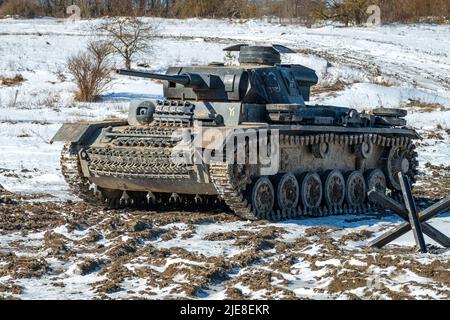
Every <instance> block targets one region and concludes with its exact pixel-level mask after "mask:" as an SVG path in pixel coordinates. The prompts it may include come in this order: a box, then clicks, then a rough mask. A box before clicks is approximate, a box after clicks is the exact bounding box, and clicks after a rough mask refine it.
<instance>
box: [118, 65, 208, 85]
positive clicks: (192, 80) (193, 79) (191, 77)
mask: <svg viewBox="0 0 450 320" xmlns="http://www.w3.org/2000/svg"><path fill="white" fill-rule="evenodd" d="M116 73H118V74H121V75H125V76H132V77H139V78H146V79H154V80H162V81H169V82H173V83H178V84H181V85H182V86H185V87H188V88H193V89H209V88H210V87H211V82H210V81H205V79H204V78H203V77H202V76H201V75H199V74H197V73H184V74H180V75H168V74H158V73H150V72H143V71H133V70H128V69H118V70H116Z"/></svg>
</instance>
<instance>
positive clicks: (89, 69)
mask: <svg viewBox="0 0 450 320" xmlns="http://www.w3.org/2000/svg"><path fill="white" fill-rule="evenodd" d="M110 55H111V47H110V46H109V45H108V44H106V43H104V42H91V43H90V44H89V45H88V49H87V51H86V52H81V53H79V54H76V55H74V56H72V57H70V58H69V59H68V60H67V66H68V69H69V72H70V73H71V74H72V75H73V76H74V78H75V83H76V84H77V88H78V89H77V91H76V92H75V99H76V100H77V101H86V102H94V101H96V100H98V98H99V96H100V94H101V93H103V92H104V91H105V90H106V89H107V88H108V85H109V84H110V83H111V81H112V77H111V68H112V65H111V61H110V59H109V57H110Z"/></svg>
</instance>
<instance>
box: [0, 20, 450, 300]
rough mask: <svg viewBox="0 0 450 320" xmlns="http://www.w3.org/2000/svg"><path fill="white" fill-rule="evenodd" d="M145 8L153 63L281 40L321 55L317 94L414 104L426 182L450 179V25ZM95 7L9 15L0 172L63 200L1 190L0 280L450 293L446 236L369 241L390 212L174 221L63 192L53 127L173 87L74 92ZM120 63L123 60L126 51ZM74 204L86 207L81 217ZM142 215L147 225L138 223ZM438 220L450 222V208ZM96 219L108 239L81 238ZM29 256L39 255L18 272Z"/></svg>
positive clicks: (80, 285) (4, 28) (132, 292)
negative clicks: (420, 250)
mask: <svg viewBox="0 0 450 320" xmlns="http://www.w3.org/2000/svg"><path fill="white" fill-rule="evenodd" d="M148 22H149V23H157V24H158V26H159V33H160V37H158V38H157V39H156V40H155V41H154V44H153V47H154V50H153V55H148V56H146V55H141V56H140V57H138V59H137V62H139V63H147V64H149V65H150V66H151V67H150V68H151V70H152V71H155V72H164V71H165V69H166V68H167V67H168V66H169V65H186V64H203V63H207V62H210V61H221V60H223V59H224V53H223V52H222V48H223V47H225V46H227V45H230V44H235V43H241V42H245V43H257V44H271V43H278V44H283V45H287V46H289V47H291V48H293V49H296V50H298V52H299V53H298V54H293V55H286V56H285V57H283V58H284V61H285V62H288V63H300V64H303V65H306V66H308V67H310V68H313V69H315V70H316V71H317V73H318V75H319V77H320V83H319V86H318V88H317V89H315V95H314V96H313V101H312V103H321V104H332V105H343V106H350V107H353V108H356V109H358V110H363V109H366V110H369V109H372V108H375V107H378V106H384V107H398V106H401V107H404V108H406V109H408V111H409V115H408V121H409V124H410V125H412V126H414V127H415V128H417V129H418V130H419V132H420V133H421V134H422V135H423V137H424V138H425V139H424V140H423V141H421V142H420V143H419V148H418V149H419V157H420V161H421V171H422V179H421V181H420V184H421V186H422V191H421V192H422V193H423V194H426V193H427V192H431V193H432V194H434V195H436V196H442V195H445V194H447V195H448V194H449V193H450V191H449V190H450V185H449V183H450V56H449V52H450V26H432V25H412V26H402V25H395V26H382V27H374V28H339V27H335V26H325V27H321V28H312V29H307V28H304V27H297V26H280V25H269V24H265V23H262V22H258V21H251V22H247V23H234V22H229V21H216V20H162V19H154V20H152V19H149V20H148ZM97 23H99V21H98V20H97V21H79V22H75V23H72V22H66V21H59V20H55V19H37V20H0V57H1V59H0V78H1V77H13V76H15V75H16V74H21V75H22V76H23V78H24V79H25V81H24V82H22V83H21V84H18V85H16V86H1V85H0V145H1V146H2V148H1V153H0V185H3V186H4V187H5V188H6V189H7V190H9V191H11V192H16V193H22V194H25V195H27V196H29V195H34V197H36V195H39V197H41V196H44V198H40V199H51V200H52V201H50V202H49V203H44V204H41V203H40V204H39V205H43V206H49V207H51V209H52V210H54V216H49V214H48V212H46V211H45V210H44V211H42V208H37V207H38V205H33V204H32V203H31V204H30V205H29V207H27V208H25V209H23V210H22V209H17V208H15V209H14V207H12V206H2V205H0V211H2V212H3V213H2V218H1V219H2V220H1V221H2V224H1V225H0V296H2V295H4V296H7V297H9V296H15V297H21V298H30V299H33V298H92V297H99V296H101V297H110V298H127V297H128V298H130V297H144V298H169V297H177V296H183V297H186V296H188V297H195V298H204V299H211V298H223V297H234V298H238V297H243V298H258V297H266V298H283V297H285V298H295V297H297V298H308V297H309V298H352V297H362V298H399V297H400V298H401V297H405V298H448V297H449V296H450V283H449V268H450V266H449V257H450V254H449V252H448V251H445V250H438V249H435V250H434V251H432V252H433V253H432V254H428V255H419V254H416V253H414V250H413V249H412V248H411V246H412V245H413V244H414V241H413V238H412V236H411V235H408V236H405V237H403V238H401V239H400V240H398V241H396V242H395V243H394V244H393V245H390V246H389V247H387V249H386V250H383V251H371V250H368V249H367V248H366V245H367V242H368V240H369V239H370V238H372V237H373V236H376V235H377V234H379V233H380V232H382V231H383V230H385V229H386V228H387V225H388V224H389V223H392V222H395V221H398V220H397V219H396V218H395V217H392V216H379V215H376V214H373V215H370V216H368V217H357V216H344V217H332V218H322V219H306V220H300V221H288V222H284V223H280V224H265V223H263V224H251V223H246V222H240V221H236V220H235V219H234V218H232V217H224V216H223V215H220V214H219V215H216V216H212V217H208V215H203V214H195V215H193V218H189V214H183V213H170V214H168V216H169V217H172V220H173V221H172V222H171V221H166V220H164V217H163V216H162V215H160V214H157V215H152V214H148V213H142V212H141V213H139V214H138V217H137V218H136V216H135V215H133V213H129V212H108V213H107V214H106V217H105V216H104V215H102V213H101V212H92V208H85V207H84V206H83V204H79V203H76V204H75V205H74V206H73V207H72V206H70V205H67V203H66V202H61V203H58V202H59V201H66V200H76V199H75V198H74V197H73V196H71V194H70V193H69V191H68V190H67V186H66V184H65V182H64V180H63V178H62V176H61V174H60V170H59V152H60V149H61V147H62V145H61V144H50V143H49V140H50V139H51V137H52V136H53V135H54V134H55V132H56V131H57V130H58V128H59V127H60V125H61V124H62V123H63V122H64V121H74V120H102V119H105V118H108V117H112V116H119V117H125V116H126V112H127V105H128V101H129V100H130V99H141V98H151V97H159V96H161V94H162V88H161V86H160V85H159V84H156V83H153V82H149V81H146V80H142V79H132V78H128V77H117V79H116V80H115V81H114V82H113V84H112V86H111V87H110V89H109V90H108V91H107V92H106V93H105V94H104V95H103V99H102V102H100V103H92V104H88V103H77V102H75V101H74V100H73V96H72V91H73V89H74V84H73V82H72V79H71V78H70V75H69V74H68V73H67V71H66V69H65V61H66V59H67V57H68V56H70V55H72V54H74V53H76V52H78V51H79V50H82V49H83V48H84V47H85V46H86V44H87V42H88V41H89V40H91V39H94V38H99V37H101V36H100V35H96V34H94V33H93V32H92V31H91V30H92V25H95V24H97ZM116 63H117V66H119V67H121V64H120V60H117V61H116ZM427 163H428V164H427ZM430 164H431V165H430ZM422 193H421V195H422ZM55 201H56V202H55ZM77 210H78V211H77ZM41 211H42V212H41ZM10 213H11V215H12V216H14V217H15V219H17V221H22V223H24V221H29V219H32V220H33V221H35V220H34V219H35V218H30V216H31V217H34V215H38V217H39V213H43V216H42V221H44V222H48V224H45V225H40V224H39V223H38V222H36V224H37V225H36V227H35V228H34V229H30V230H28V229H27V228H24V227H22V228H21V229H22V230H21V231H14V230H16V229H18V226H20V225H21V224H20V223H19V222H16V221H15V220H14V221H13V219H12V218H9V217H8V215H9V214H10ZM76 218H80V219H81V220H82V221H83V222H80V223H77V222H76V221H75V220H76ZM135 219H138V220H139V219H140V221H141V220H142V221H144V224H145V225H146V227H144V228H143V230H141V229H142V228H138V229H139V230H138V231H136V230H135V228H134V229H133V228H131V229H130V228H128V227H127V226H128V225H129V223H132V222H133V221H134V220H135ZM36 220H38V219H36ZM130 221H131V222H130ZM142 221H141V222H142ZM15 223H16V224H17V225H16V224H15ZM146 223H147V224H146ZM109 224H111V225H118V226H119V227H118V228H117V230H121V231H122V232H121V233H119V232H117V230H116V231H114V230H112V229H111V228H108V227H105V226H106V225H109ZM432 224H433V225H435V226H436V227H437V228H438V229H440V230H441V231H443V232H446V233H449V231H450V216H449V214H446V215H442V216H440V217H439V218H437V219H434V220H433V223H432ZM319 225H320V226H323V227H322V228H317V226H319ZM9 227H11V228H9ZM153 229H157V231H156V230H153ZM96 232H97V233H99V234H100V237H99V239H97V240H95V241H92V242H91V241H88V240H85V239H86V238H89V235H90V234H91V233H96ZM149 233H150V234H151V235H150V236H149V235H148V234H149ZM55 239H56V240H55ZM83 239H84V240H83ZM249 239H256V240H254V241H250V240H249ZM58 241H59V242H58ZM55 242H56V243H59V247H58V245H55V244H54V243H55ZM55 246H56V248H55ZM167 249H170V250H167ZM10 252H14V254H9V253H10ZM121 253H123V254H121ZM86 259H94V260H95V261H94V262H93V263H92V264H91V265H89V263H88V265H89V266H90V267H92V266H93V267H92V268H91V269H92V270H90V271H89V272H87V273H85V272H83V271H80V270H79V269H80V267H79V265H80V264H82V263H83V261H84V260H86ZM84 263H85V264H86V262H85V261H84ZM30 266H31V267H30ZM28 267H29V268H30V270H34V269H36V270H34V271H33V272H22V271H23V270H27V268H28ZM88 269H89V268H88ZM178 269H179V270H178ZM177 270H178V271H177ZM83 274H84V275H83ZM16 286H17V287H16ZM15 288H16V289H17V290H16V289H15ZM19 288H20V290H19Z"/></svg>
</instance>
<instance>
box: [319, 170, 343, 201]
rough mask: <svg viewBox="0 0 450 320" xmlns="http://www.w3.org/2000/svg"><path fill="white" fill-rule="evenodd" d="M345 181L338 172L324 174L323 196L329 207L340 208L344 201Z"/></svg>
mask: <svg viewBox="0 0 450 320" xmlns="http://www.w3.org/2000/svg"><path fill="white" fill-rule="evenodd" d="M345 193H346V192H345V179H344V176H343V175H342V173H341V172H340V171H339V170H333V171H328V172H326V173H325V174H324V196H325V201H326V203H327V205H328V206H330V207H340V206H342V205H343V204H344V200H345Z"/></svg>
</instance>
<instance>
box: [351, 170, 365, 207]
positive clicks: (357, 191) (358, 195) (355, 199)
mask: <svg viewBox="0 0 450 320" xmlns="http://www.w3.org/2000/svg"><path fill="white" fill-rule="evenodd" d="M346 181H347V183H346V189H347V191H346V198H347V203H348V204H349V205H351V206H355V207H357V206H362V205H363V204H364V201H365V200H366V194H367V186H366V181H365V180H364V176H363V175H362V173H361V172H360V171H353V172H350V173H349V174H348V175H347V180H346Z"/></svg>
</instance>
